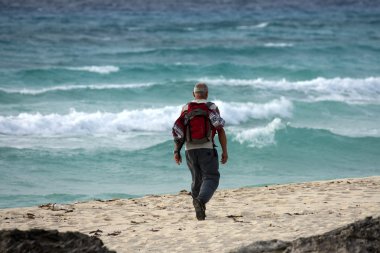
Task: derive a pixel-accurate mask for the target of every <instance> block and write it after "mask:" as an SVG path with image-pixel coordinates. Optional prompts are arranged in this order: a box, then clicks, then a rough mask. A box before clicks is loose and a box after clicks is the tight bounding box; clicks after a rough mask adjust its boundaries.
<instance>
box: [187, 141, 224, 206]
mask: <svg viewBox="0 0 380 253" xmlns="http://www.w3.org/2000/svg"><path fill="white" fill-rule="evenodd" d="M186 162H187V166H188V167H189V169H190V172H191V176H192V184H191V195H192V196H193V198H196V199H198V200H200V201H201V202H202V203H204V204H206V203H207V202H208V201H209V200H210V199H211V197H212V195H213V194H214V192H215V191H216V189H217V188H218V185H219V178H220V174H219V162H218V153H217V151H216V149H207V148H201V149H190V150H186Z"/></svg>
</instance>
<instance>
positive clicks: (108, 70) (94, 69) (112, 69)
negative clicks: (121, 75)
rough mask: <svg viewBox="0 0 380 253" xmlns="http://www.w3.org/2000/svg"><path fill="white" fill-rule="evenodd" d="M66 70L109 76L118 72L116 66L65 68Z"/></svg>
mask: <svg viewBox="0 0 380 253" xmlns="http://www.w3.org/2000/svg"><path fill="white" fill-rule="evenodd" d="M66 69H68V70H74V71H87V72H93V73H98V74H110V73H114V72H118V71H119V70H120V68H119V67H117V66H108V65H107V66H84V67H67V68H66Z"/></svg>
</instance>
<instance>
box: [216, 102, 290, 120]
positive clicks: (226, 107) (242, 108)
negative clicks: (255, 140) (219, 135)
mask: <svg viewBox="0 0 380 253" xmlns="http://www.w3.org/2000/svg"><path fill="white" fill-rule="evenodd" d="M215 104H217V105H218V107H219V109H220V111H221V114H222V116H223V115H224V117H226V121H227V122H228V123H229V124H231V125H237V124H240V123H242V122H245V121H247V120H248V119H269V118H273V117H276V116H279V117H291V116H292V111H293V104H292V102H291V101H289V100H288V99H286V98H284V97H282V98H280V99H275V100H272V101H270V102H268V103H264V104H256V103H233V102H232V103H227V102H223V101H215Z"/></svg>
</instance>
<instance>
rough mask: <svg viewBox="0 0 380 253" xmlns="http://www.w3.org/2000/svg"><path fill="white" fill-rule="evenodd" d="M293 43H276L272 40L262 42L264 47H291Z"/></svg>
mask: <svg viewBox="0 0 380 253" xmlns="http://www.w3.org/2000/svg"><path fill="white" fill-rule="evenodd" d="M293 46H294V44H293V43H284V42H278V43H273V42H269V43H265V44H264V47H280V48H281V47H293Z"/></svg>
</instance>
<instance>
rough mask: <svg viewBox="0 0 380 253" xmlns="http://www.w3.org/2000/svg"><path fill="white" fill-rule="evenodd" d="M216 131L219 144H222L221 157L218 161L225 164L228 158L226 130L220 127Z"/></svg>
mask: <svg viewBox="0 0 380 253" xmlns="http://www.w3.org/2000/svg"><path fill="white" fill-rule="evenodd" d="M217 131H218V139H219V143H220V146H222V158H221V160H220V162H221V163H222V164H225V163H226V162H227V160H228V151H227V136H226V132H225V131H224V129H223V128H220V129H218V130H217Z"/></svg>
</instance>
